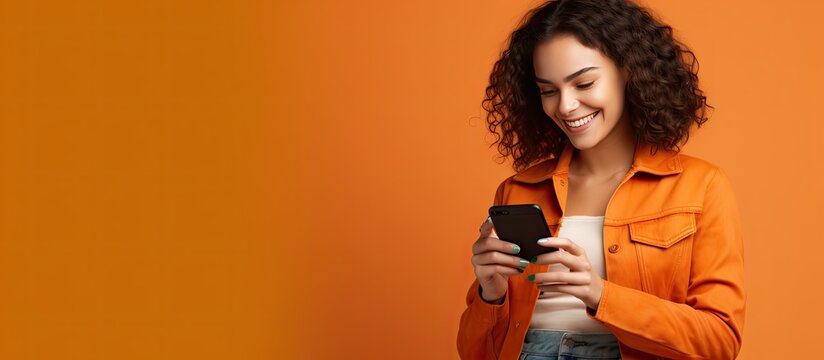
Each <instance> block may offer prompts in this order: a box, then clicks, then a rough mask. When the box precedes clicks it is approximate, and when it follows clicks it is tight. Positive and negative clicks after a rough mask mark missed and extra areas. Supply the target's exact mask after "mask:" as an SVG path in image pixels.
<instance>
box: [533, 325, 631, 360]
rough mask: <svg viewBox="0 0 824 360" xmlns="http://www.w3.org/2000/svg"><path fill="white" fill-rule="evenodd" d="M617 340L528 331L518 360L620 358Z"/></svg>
mask: <svg viewBox="0 0 824 360" xmlns="http://www.w3.org/2000/svg"><path fill="white" fill-rule="evenodd" d="M620 358H621V352H620V351H619V349H618V339H616V338H615V335H612V334H609V333H606V334H604V333H597V334H586V333H569V332H566V331H556V330H540V329H529V330H527V332H526V337H525V338H524V345H523V347H522V348H521V355H520V356H519V357H518V360H549V359H552V360H572V359H620Z"/></svg>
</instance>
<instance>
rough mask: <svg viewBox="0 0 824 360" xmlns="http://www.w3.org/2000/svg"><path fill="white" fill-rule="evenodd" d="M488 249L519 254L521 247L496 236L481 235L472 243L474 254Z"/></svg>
mask: <svg viewBox="0 0 824 360" xmlns="http://www.w3.org/2000/svg"><path fill="white" fill-rule="evenodd" d="M488 251H499V252H502V253H506V254H517V253H520V252H521V247H520V246H518V244H514V243H511V242H508V241H504V240H501V239H498V238H496V237H491V236H487V237H483V236H482V237H481V238H479V239H478V241H476V242H475V243H474V244H472V254H473V255H477V254H482V253H485V252H488Z"/></svg>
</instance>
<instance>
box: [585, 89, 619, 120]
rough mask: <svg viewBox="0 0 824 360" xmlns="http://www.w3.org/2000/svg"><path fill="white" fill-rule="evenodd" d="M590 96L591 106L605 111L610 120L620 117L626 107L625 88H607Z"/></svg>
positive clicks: (597, 90)
mask: <svg viewBox="0 0 824 360" xmlns="http://www.w3.org/2000/svg"><path fill="white" fill-rule="evenodd" d="M590 95H591V96H590V97H589V99H590V104H591V106H593V107H598V108H601V109H604V112H605V115H607V117H608V118H614V119H617V118H619V117H620V115H621V113H622V112H623V107H624V89H623V88H617V87H607V86H605V87H602V88H599V89H596V90H594V91H593V92H592V93H591V94H590Z"/></svg>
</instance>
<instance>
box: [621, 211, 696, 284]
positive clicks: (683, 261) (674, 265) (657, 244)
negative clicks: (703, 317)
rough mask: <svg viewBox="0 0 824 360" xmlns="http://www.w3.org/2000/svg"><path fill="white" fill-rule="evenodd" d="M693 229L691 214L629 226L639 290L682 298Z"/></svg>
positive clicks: (670, 216)
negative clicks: (636, 260)
mask: <svg viewBox="0 0 824 360" xmlns="http://www.w3.org/2000/svg"><path fill="white" fill-rule="evenodd" d="M695 230H696V225H695V214H694V213H691V212H678V213H673V214H668V215H663V216H660V217H657V218H654V219H650V220H644V221H637V222H632V223H629V235H630V241H631V243H632V244H633V245H634V247H635V251H636V256H637V257H638V270H639V273H640V276H641V286H642V290H643V291H645V292H648V293H651V294H654V295H657V296H659V297H662V298H670V299H681V298H682V297H685V296H686V287H687V286H688V282H689V266H690V265H689V264H690V256H691V254H692V235H693V234H695Z"/></svg>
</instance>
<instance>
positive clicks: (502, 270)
mask: <svg viewBox="0 0 824 360" xmlns="http://www.w3.org/2000/svg"><path fill="white" fill-rule="evenodd" d="M523 272H524V271H523V270H521V269H513V268H511V267H509V266H503V265H485V266H478V267H477V268H476V269H475V276H477V277H478V278H481V279H482V278H489V277H491V276H493V275H496V274H500V275H506V276H512V275H519V274H521V273H523Z"/></svg>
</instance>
